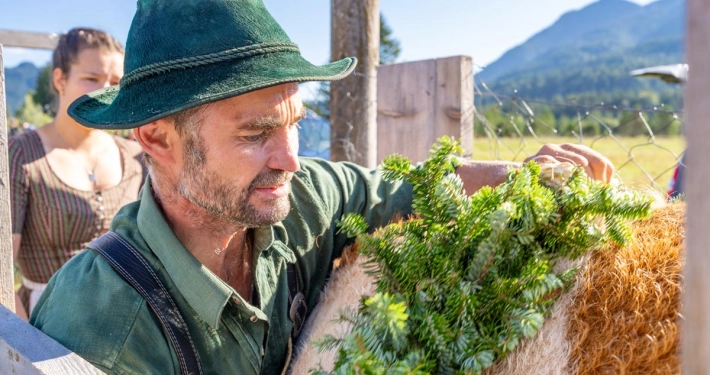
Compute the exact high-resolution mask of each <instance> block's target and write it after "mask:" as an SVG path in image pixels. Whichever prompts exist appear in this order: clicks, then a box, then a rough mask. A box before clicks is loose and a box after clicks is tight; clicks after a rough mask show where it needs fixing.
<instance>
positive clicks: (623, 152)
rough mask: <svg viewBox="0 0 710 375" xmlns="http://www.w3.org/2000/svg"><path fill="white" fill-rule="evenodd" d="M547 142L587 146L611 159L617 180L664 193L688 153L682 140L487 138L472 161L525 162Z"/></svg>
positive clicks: (476, 143) (480, 140) (475, 147)
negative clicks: (682, 158)
mask: <svg viewBox="0 0 710 375" xmlns="http://www.w3.org/2000/svg"><path fill="white" fill-rule="evenodd" d="M545 143H575V144H584V145H586V146H589V147H591V148H592V149H594V150H597V151H599V152H600V153H601V154H602V155H604V156H606V157H607V158H609V160H611V162H612V163H613V164H614V166H615V167H616V169H617V172H616V173H617V178H619V179H620V180H621V181H622V182H623V183H624V184H626V185H629V186H632V187H635V188H644V187H653V188H654V189H657V190H659V191H663V192H665V190H666V187H667V185H668V182H669V180H670V178H671V177H672V176H673V170H674V168H675V165H676V163H677V161H678V159H679V158H680V155H681V154H682V153H683V152H684V151H685V147H686V143H685V138H683V137H655V138H649V137H645V136H642V137H617V136H614V137H610V136H600V137H596V138H584V139H582V140H580V139H579V138H575V137H546V138H542V137H539V138H537V139H536V138H532V137H528V138H513V137H510V138H506V137H501V138H491V139H489V138H485V137H478V138H475V139H474V142H473V158H474V159H477V160H511V161H523V159H525V158H526V157H528V156H530V155H533V154H534V153H535V152H536V151H537V150H538V149H539V148H540V147H541V146H542V145H544V144H545Z"/></svg>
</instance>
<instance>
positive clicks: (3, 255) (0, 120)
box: [0, 44, 15, 311]
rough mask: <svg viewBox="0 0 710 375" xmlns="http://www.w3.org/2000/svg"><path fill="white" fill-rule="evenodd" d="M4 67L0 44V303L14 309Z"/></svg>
mask: <svg viewBox="0 0 710 375" xmlns="http://www.w3.org/2000/svg"><path fill="white" fill-rule="evenodd" d="M5 100H6V99H5V68H4V63H3V46H2V44H0V304H2V305H3V306H6V307H7V308H8V309H10V310H11V311H15V283H14V267H13V260H12V221H11V220H10V169H9V163H8V160H7V134H8V132H7V130H8V129H7V109H6V108H7V107H6V104H5Z"/></svg>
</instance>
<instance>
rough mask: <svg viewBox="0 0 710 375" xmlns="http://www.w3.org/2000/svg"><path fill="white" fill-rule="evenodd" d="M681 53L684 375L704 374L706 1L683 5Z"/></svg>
mask: <svg viewBox="0 0 710 375" xmlns="http://www.w3.org/2000/svg"><path fill="white" fill-rule="evenodd" d="M687 12H688V13H687V22H688V23H687V32H686V46H687V47H686V49H685V50H686V54H687V59H688V65H689V67H690V69H689V80H688V83H687V85H686V86H685V98H686V99H685V103H686V113H687V124H688V127H687V142H688V150H687V156H688V157H687V158H686V160H687V166H688V173H687V174H686V179H687V184H686V187H687V201H688V212H687V218H688V221H687V224H686V234H687V238H686V262H685V270H684V287H685V291H684V296H683V313H682V315H683V317H684V320H683V328H682V332H683V341H682V343H681V356H682V361H683V362H682V365H683V373H684V374H694V375H702V374H710V366H708V365H707V357H708V354H710V314H708V312H710V272H708V270H710V231H708V229H707V228H708V223H709V222H710V194H708V190H707V183H708V181H710V163H708V162H707V160H708V159H709V158H710V153H709V152H708V146H707V142H708V140H710V126H708V125H709V124H708V122H709V121H710V106H708V105H707V102H708V98H710V64H708V63H707V61H708V59H710V39H708V37H707V36H708V35H710V22H708V20H709V19H710V2H708V1H706V0H689V1H688V4H687Z"/></svg>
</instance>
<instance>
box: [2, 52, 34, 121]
mask: <svg viewBox="0 0 710 375" xmlns="http://www.w3.org/2000/svg"><path fill="white" fill-rule="evenodd" d="M37 76H39V68H38V67H36V66H34V65H33V64H32V63H29V62H24V63H21V64H20V65H18V66H16V67H14V68H5V96H6V97H7V110H8V113H10V114H14V113H15V111H17V109H18V108H20V106H22V102H23V99H24V97H25V94H26V93H27V92H28V91H30V90H34V89H35V86H36V85H37Z"/></svg>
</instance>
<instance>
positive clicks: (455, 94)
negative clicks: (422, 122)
mask: <svg viewBox="0 0 710 375" xmlns="http://www.w3.org/2000/svg"><path fill="white" fill-rule="evenodd" d="M452 85H453V87H452ZM434 108H435V110H436V118H435V123H434V126H435V129H436V130H435V131H434V136H435V137H437V138H438V137H441V136H442V135H450V136H453V137H456V138H461V146H462V147H463V149H464V152H465V156H468V157H470V156H471V154H472V153H473V59H471V57H469V56H454V57H449V58H443V59H436V103H435V107H434ZM432 143H433V142H432ZM427 150H428V149H427Z"/></svg>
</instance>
